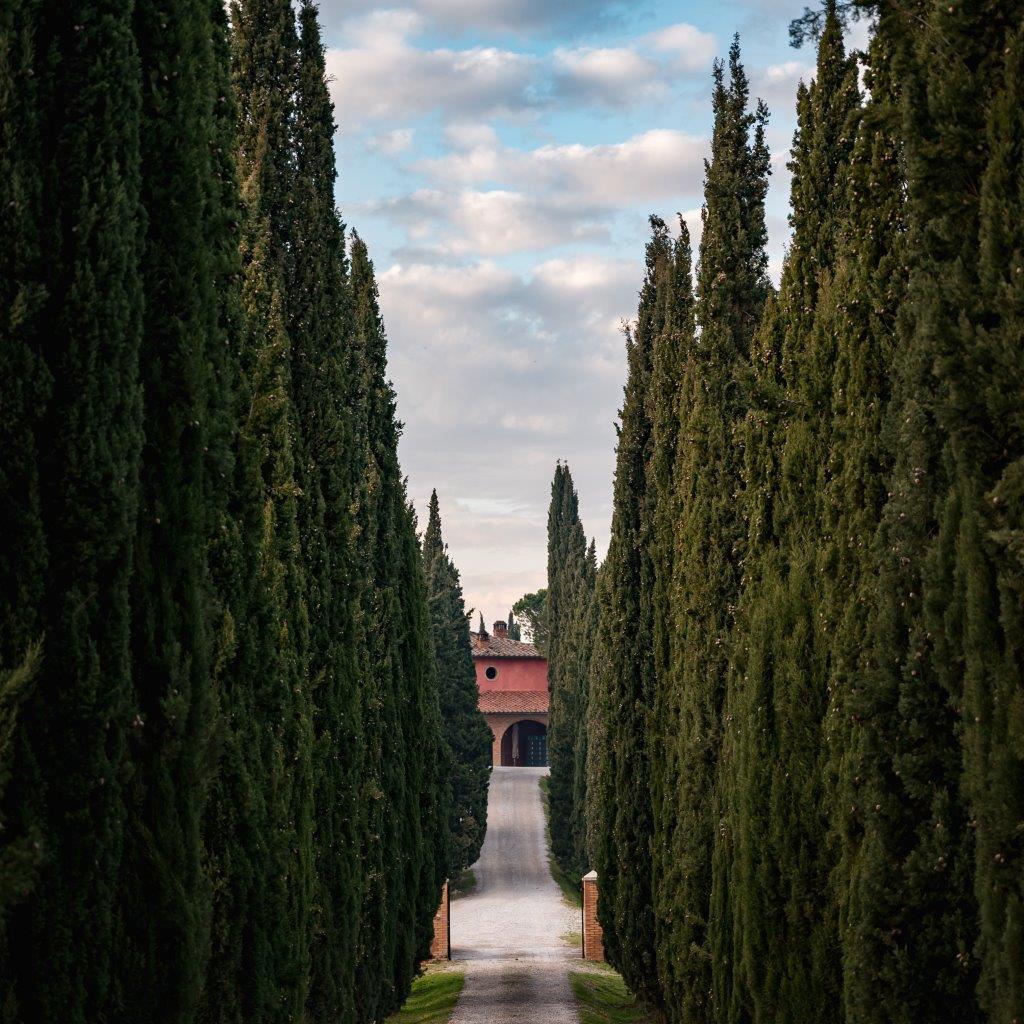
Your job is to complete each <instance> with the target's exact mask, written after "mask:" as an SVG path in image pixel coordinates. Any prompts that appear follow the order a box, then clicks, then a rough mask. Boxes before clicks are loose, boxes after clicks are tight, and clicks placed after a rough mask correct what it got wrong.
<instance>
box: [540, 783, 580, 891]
mask: <svg viewBox="0 0 1024 1024" xmlns="http://www.w3.org/2000/svg"><path fill="white" fill-rule="evenodd" d="M540 798H541V803H542V804H543V805H544V835H545V837H546V838H547V843H548V867H549V869H550V871H551V877H552V878H553V879H554V880H555V881H556V882H557V883H558V888H559V889H561V890H562V898H563V899H564V900H565V902H566V903H568V904H569V906H570V907H575V908H576V909H577V910H579V909H580V908H581V907H582V906H583V892H582V889H581V886H582V882H581V880H580V879H578V878H570V877H569V876H568V875H567V874H566V873H565V872H564V871H563V870H562V865H561V864H559V863H558V861H557V860H555V858H554V856H553V855H552V853H551V810H550V808H549V806H548V805H549V798H548V777H547V776H546V775H545V776H543V777H542V778H541V780H540Z"/></svg>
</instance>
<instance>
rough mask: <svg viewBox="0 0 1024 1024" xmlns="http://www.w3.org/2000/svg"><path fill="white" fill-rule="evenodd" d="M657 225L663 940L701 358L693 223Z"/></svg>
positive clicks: (656, 652) (657, 781)
mask: <svg viewBox="0 0 1024 1024" xmlns="http://www.w3.org/2000/svg"><path fill="white" fill-rule="evenodd" d="M653 225H654V227H655V230H656V232H657V234H658V236H659V240H660V247H659V250H660V258H661V259H662V260H663V261H664V265H663V266H660V267H657V268H656V276H655V280H654V282H653V283H654V284H656V285H657V288H658V295H657V300H656V301H653V300H651V299H649V300H648V307H649V308H648V309H647V310H645V315H646V316H647V317H652V316H655V314H656V319H655V321H654V323H653V324H652V326H651V328H649V330H652V331H653V332H655V334H656V337H655V341H654V355H653V362H652V368H651V382H650V398H649V403H650V410H651V412H650V416H651V432H652V439H651V455H650V462H649V466H648V479H647V488H648V493H649V502H650V503H649V508H648V512H647V519H648V522H649V533H648V539H647V544H648V548H649V551H650V557H651V561H652V568H653V594H652V604H653V611H652V655H653V660H654V674H655V679H656V680H658V681H659V685H656V687H655V690H654V699H653V706H652V713H651V717H650V719H649V723H648V735H649V741H650V744H651V795H652V807H653V826H652V827H653V836H652V843H651V872H652V899H653V900H654V901H655V902H654V911H655V918H656V931H655V942H656V944H657V943H658V942H660V938H659V933H658V929H659V928H661V927H662V924H661V922H662V921H663V920H666V919H669V918H671V915H672V911H673V907H672V903H671V899H672V892H673V888H674V886H673V882H672V879H673V878H674V877H675V875H676V872H677V871H678V868H679V864H678V863H677V862H676V860H675V859H674V856H673V847H672V844H671V842H669V841H668V837H669V836H670V835H671V833H672V830H673V827H674V826H673V822H672V820H671V818H670V817H666V815H671V814H673V813H674V806H673V790H674V787H675V785H676V782H675V778H676V771H677V760H676V756H675V752H674V746H675V745H674V742H673V737H672V736H670V735H668V734H667V733H666V731H665V729H664V727H663V723H664V722H666V721H668V720H670V718H671V715H672V706H673V705H672V703H671V693H672V691H671V689H670V688H669V687H668V686H662V685H660V681H664V680H667V679H668V678H669V677H670V673H671V672H672V670H673V666H674V664H675V659H676V658H677V657H678V651H677V649H676V640H677V638H676V626H675V622H674V618H673V614H674V601H675V593H674V591H675V585H676V583H675V581H676V578H677V574H676V567H675V559H676V552H675V530H676V526H677V523H678V521H679V518H680V516H681V515H682V514H683V509H684V507H685V502H684V501H683V499H682V495H681V494H680V493H679V492H678V491H677V489H676V486H675V470H676V461H677V452H678V450H679V441H680V438H679V430H680V426H681V424H682V423H683V422H684V418H685V410H684V408H683V403H684V402H685V401H686V396H687V389H688V387H689V383H688V379H689V376H688V375H689V373H690V369H691V364H692V359H693V351H692V350H693V346H694V323H693V315H694V309H693V276H692V250H691V246H690V235H689V231H688V229H687V227H686V222H685V221H684V220H683V219H682V218H680V219H679V237H678V239H677V240H676V241H675V243H674V244H672V245H671V250H670V248H669V247H670V242H669V240H668V238H667V231H666V228H665V226H664V225H663V224H662V222H661V221H660V220H657V221H654V222H653ZM666 899H667V901H668V902H667V903H666V902H664V901H665V900H666Z"/></svg>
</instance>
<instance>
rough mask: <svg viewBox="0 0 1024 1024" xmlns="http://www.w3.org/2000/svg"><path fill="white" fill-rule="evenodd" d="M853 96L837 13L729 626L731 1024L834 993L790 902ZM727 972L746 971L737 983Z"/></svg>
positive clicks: (827, 918)
mask: <svg viewBox="0 0 1024 1024" xmlns="http://www.w3.org/2000/svg"><path fill="white" fill-rule="evenodd" d="M858 100H859V97H858V93H857V79H856V66H855V64H854V63H853V61H851V60H849V59H848V58H847V57H846V56H845V54H844V52H843V45H842V37H841V31H840V25H839V22H838V19H837V18H836V17H835V12H834V10H833V9H832V8H831V7H830V8H829V14H828V18H827V22H826V25H825V27H824V30H823V32H822V34H821V40H820V45H819V50H818V63H817V70H816V77H815V79H814V80H813V81H812V82H811V83H810V85H809V86H803V85H801V87H800V90H799V93H798V98H797V113H798V124H797V131H796V136H795V138H794V143H793V147H792V159H791V162H790V169H791V170H792V172H793V178H792V187H791V214H790V220H791V224H792V226H793V241H792V245H791V247H790V250H789V252H788V254H787V258H786V264H785V267H784V269H783V274H782V284H781V289H780V292H779V295H778V298H777V299H776V300H775V301H774V302H773V303H772V306H771V308H770V310H769V311H768V312H766V315H765V316H764V318H763V320H762V325H761V330H760V332H759V334H758V337H757V344H756V346H755V348H754V351H752V353H751V356H752V358H751V363H752V366H753V378H752V381H751V384H752V387H751V388H750V391H751V399H752V400H751V401H749V409H748V411H747V414H746V423H745V428H746V429H745V431H744V433H746V432H749V439H746V445H745V448H746V450H747V452H748V457H747V469H746V473H745V474H744V477H745V478H744V481H743V483H744V488H743V495H744V502H745V503H746V504H747V508H748V511H747V520H748V534H747V538H746V540H747V543H746V549H745V552H744V557H743V563H742V565H743V573H744V579H743V589H742V594H741V597H740V602H739V609H740V615H741V616H742V617H744V618H746V619H747V621H746V622H743V621H742V619H741V620H739V622H740V623H741V624H738V625H737V627H736V628H735V629H734V638H735V643H736V645H737V646H739V647H740V650H737V651H736V652H735V653H734V655H733V659H734V662H735V668H734V670H733V671H732V673H731V674H730V676H729V684H728V687H727V691H726V705H725V714H724V716H723V720H724V742H723V750H722V760H721V764H720V783H719V785H720V797H721V805H720V806H721V811H720V813H721V814H722V818H723V821H724V822H725V828H726V829H727V830H729V832H730V834H732V835H734V836H735V840H736V842H735V849H736V850H737V851H738V852H739V854H740V856H739V858H736V859H734V856H733V853H732V849H730V845H731V844H729V843H726V842H719V843H718V844H717V845H716V850H715V860H714V877H713V881H712V903H713V913H712V920H711V931H712V947H713V948H714V949H715V950H716V953H715V957H714V962H715V963H716V964H721V965H722V967H721V969H719V970H718V971H717V972H716V974H717V975H718V977H717V978H716V995H717V999H718V1002H719V1003H720V1004H721V1005H722V1006H724V1007H725V1008H726V1009H727V1013H728V1017H729V1019H734V1020H744V1019H748V1015H749V1017H750V1018H752V1019H754V1020H766V1021H767V1020H790V1021H802V1020H808V1019H816V1018H820V1017H824V1016H827V1015H828V1013H829V1012H830V1008H831V1007H832V1006H834V1005H835V1004H836V1002H837V999H838V992H839V989H840V981H839V964H838V959H839V958H838V945H837V943H836V941H835V933H836V923H835V920H834V916H833V915H834V910H833V906H832V904H831V902H830V901H819V902H816V903H815V902H806V903H804V902H801V901H800V900H799V899H796V898H794V895H793V894H794V893H800V892H815V891H817V892H824V891H827V888H828V884H829V880H830V871H829V856H830V836H829V826H828V815H827V808H826V805H825V801H824V791H823V759H824V756H825V751H824V748H823V746H822V743H821V733H822V726H823V721H824V717H825V709H826V704H827V697H828V690H827V688H826V687H825V686H823V685H822V679H823V677H824V676H825V675H826V673H827V671H828V664H829V645H830V643H831V637H832V634H833V622H832V621H831V617H830V615H829V614H828V609H826V607H825V603H826V600H827V597H828V596H829V587H828V585H827V584H824V583H822V582H819V581H821V580H822V577H823V574H824V572H825V563H824V561H823V560H822V559H821V558H820V554H821V552H822V551H823V549H824V547H825V545H826V542H827V534H823V533H822V531H821V529H820V526H821V525H822V524H823V523H824V517H823V516H822V515H820V514H818V513H817V511H816V510H817V508H818V506H819V501H820V498H821V496H822V495H823V493H824V490H825V487H826V484H827V469H828V460H829V451H830V445H829V429H828V428H829V425H830V421H831V407H830V388H831V381H832V373H833V366H834V363H835V347H834V339H835V333H834V332H833V331H826V330H822V329H821V327H820V326H819V325H818V324H817V322H816V318H815V312H816V308H817V303H818V290H819V286H820V283H821V282H822V281H823V280H825V279H826V278H827V275H828V274H829V273H830V271H831V268H832V266H833V262H834V252H835V241H836V236H837V232H838V229H839V226H840V218H839V214H840V213H841V211H842V209H843V198H844V189H845V169H846V164H847V159H848V154H849V151H850V144H851V141H852V138H853V131H854V128H855V122H854V120H853V114H854V112H855V111H856V109H857V107H858ZM741 436H742V435H741ZM747 474H749V475H747ZM734 728H735V729H739V730H742V736H734V735H733V734H732V730H733V729H734ZM749 791H752V792H753V793H754V794H756V796H755V797H754V798H751V797H750V796H749ZM748 816H750V820H749V821H748ZM755 950H756V952H755ZM727 964H738V965H739V968H740V971H741V972H742V975H741V976H737V977H731V976H730V974H731V972H730V969H729V968H728V967H726V966H725V965H727Z"/></svg>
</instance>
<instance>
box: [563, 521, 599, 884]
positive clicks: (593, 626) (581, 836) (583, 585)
mask: <svg viewBox="0 0 1024 1024" xmlns="http://www.w3.org/2000/svg"><path fill="white" fill-rule="evenodd" d="M596 583H597V548H596V545H595V544H594V541H593V540H591V542H590V546H589V547H588V548H587V554H586V560H585V561H584V563H583V569H582V573H581V574H580V579H579V583H578V585H577V587H576V598H575V601H574V603H573V614H572V623H571V632H570V635H571V637H572V644H571V646H570V648H569V650H568V651H567V652H566V655H567V656H571V661H570V662H569V668H570V681H571V682H572V684H573V685H574V687H575V694H574V700H575V706H576V722H575V749H574V751H573V754H574V757H573V766H572V767H573V771H572V804H571V807H572V811H571V815H570V818H569V835H570V841H571V850H572V867H573V869H574V871H575V873H576V874H577V875H583V874H586V873H587V872H588V871H589V870H590V865H591V860H590V855H589V853H588V850H587V813H588V806H589V802H590V801H589V796H588V790H587V782H588V762H589V758H590V755H589V751H588V736H589V734H588V728H587V718H588V715H587V709H588V707H589V705H590V674H591V669H590V666H591V659H592V658H593V654H594V644H595V642H596V634H597V628H598V605H597V596H596V592H595V586H596Z"/></svg>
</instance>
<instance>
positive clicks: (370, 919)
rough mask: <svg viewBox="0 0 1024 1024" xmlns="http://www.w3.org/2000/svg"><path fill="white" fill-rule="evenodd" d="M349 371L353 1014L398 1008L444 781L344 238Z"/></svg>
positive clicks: (401, 508)
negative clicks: (359, 672) (358, 866)
mask: <svg viewBox="0 0 1024 1024" xmlns="http://www.w3.org/2000/svg"><path fill="white" fill-rule="evenodd" d="M351 281H352V290H353V294H354V299H355V349H356V353H357V367H358V371H357V372H358V373H359V389H358V394H359V408H358V416H359V421H358V426H357V430H358V433H357V443H358V444H359V445H360V447H361V453H362V458H363V460H364V461H363V463H362V465H361V467H360V476H361V481H362V483H361V488H360V491H359V493H358V494H357V513H356V516H357V527H358V529H359V531H360V535H361V540H360V548H361V552H362V554H361V557H362V558H364V559H365V562H364V563H363V566H364V568H363V573H362V579H363V580H364V589H363V594H362V599H363V612H362V614H363V617H364V629H365V636H366V638H367V645H368V669H369V677H368V678H367V679H365V680H364V690H365V693H366V696H365V699H364V702H363V706H364V733H365V737H366V756H365V761H364V769H363V787H364V788H363V800H364V806H365V807H366V808H367V813H366V820H365V824H364V832H363V842H362V858H363V862H362V872H363V877H364V885H363V902H362V913H361V916H362V920H361V922H360V936H359V947H358V962H357V983H356V997H357V1018H358V1019H360V1020H367V1021H371V1020H376V1019H377V1018H378V1017H381V1016H384V1015H386V1014H387V1013H389V1012H391V1011H393V1010H394V1009H396V1008H397V1007H398V1006H400V1005H401V1003H402V1001H403V1000H404V998H405V996H406V995H407V994H408V991H409V986H410V984H411V982H412V977H413V975H414V973H415V967H416V960H417V957H418V956H421V955H423V953H424V945H425V943H426V942H427V941H428V939H429V934H430V923H431V920H432V918H433V914H434V911H435V910H436V909H437V904H438V900H439V898H440V886H441V883H442V881H443V879H444V877H445V870H446V867H447V864H448V850H447V840H448V828H447V822H448V805H447V799H448V796H447V793H446V792H445V791H446V789H447V787H446V786H445V785H443V784H442V781H441V779H442V776H441V774H440V773H441V772H442V771H443V761H441V760H440V759H441V757H442V755H441V749H442V747H441V738H440V712H439V702H438V695H437V678H436V670H435V665H434V656H433V648H432V644H431V638H430V633H429V629H430V626H429V622H430V620H429V612H428V610H427V598H426V586H425V583H424V580H423V567H422V556H421V554H420V551H419V544H418V542H417V539H416V531H415V521H414V517H413V515H412V512H411V510H410V509H409V507H408V505H407V502H406V496H405V484H404V481H403V479H402V476H401V472H400V469H399V466H398V458H397V444H398V423H397V420H396V418H395V395H394V391H393V390H392V388H391V385H390V383H389V382H388V380H387V377H386V370H387V365H386V363H387V357H386V337H385V333H384V324H383V321H382V319H381V315H380V309H379V305H378V300H377V286H376V282H375V280H374V275H373V265H372V263H371V262H370V259H369V255H368V253H367V250H366V245H365V243H364V242H363V241H362V239H360V238H359V237H358V236H353V243H352V271H351Z"/></svg>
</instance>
